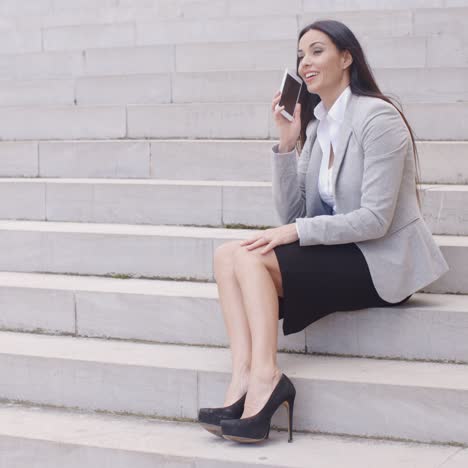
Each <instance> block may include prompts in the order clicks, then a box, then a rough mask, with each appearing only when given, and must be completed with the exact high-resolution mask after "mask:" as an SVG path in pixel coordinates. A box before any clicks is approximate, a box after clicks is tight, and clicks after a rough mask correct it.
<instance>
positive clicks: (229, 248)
mask: <svg viewBox="0 0 468 468" xmlns="http://www.w3.org/2000/svg"><path fill="white" fill-rule="evenodd" d="M239 242H240V241H237V240H236V241H229V242H225V243H224V244H221V245H220V246H218V247H216V249H215V251H214V256H213V267H214V268H213V270H214V271H213V273H214V276H215V279H216V276H217V275H218V276H219V275H220V274H223V273H226V272H230V273H233V272H234V254H235V252H236V250H238V249H240V248H241V247H242V246H241V245H240V244H239Z"/></svg>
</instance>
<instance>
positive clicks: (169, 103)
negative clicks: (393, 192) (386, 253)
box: [0, 0, 468, 468]
mask: <svg viewBox="0 0 468 468" xmlns="http://www.w3.org/2000/svg"><path fill="white" fill-rule="evenodd" d="M318 18H333V19H337V20H341V21H343V22H345V24H347V25H348V26H349V27H350V28H351V29H352V30H353V32H354V33H355V34H356V36H357V37H358V39H359V40H360V41H361V42H362V44H363V46H364V48H365V52H366V54H367V56H368V59H369V63H370V65H371V66H372V67H373V70H374V71H375V75H376V78H377V81H378V83H379V85H380V86H381V88H382V90H383V91H384V93H387V94H389V95H390V96H391V97H396V98H397V99H399V100H400V102H401V103H402V105H403V110H404V112H405V115H406V116H407V117H408V119H409V121H410V123H411V125H412V126H413V128H414V130H415V133H416V137H417V139H418V142H417V145H418V149H419V152H420V166H421V167H420V168H421V175H422V185H421V198H422V201H423V215H424V217H425V219H426V221H427V223H428V225H429V226H430V228H431V231H432V233H433V235H434V238H435V240H436V242H437V243H438V245H439V246H440V247H441V249H442V251H443V254H444V256H445V258H446V260H447V262H448V263H449V265H450V271H449V272H448V273H447V274H446V275H444V276H443V277H442V278H440V279H439V280H438V281H436V282H434V283H432V284H431V285H429V286H428V287H427V288H425V289H424V290H421V291H419V292H418V293H416V294H415V295H414V296H413V297H412V298H411V299H410V301H409V302H408V303H406V304H404V305H402V306H399V307H396V308H392V309H391V310H390V309H380V308H374V309H365V310H360V311H354V312H348V313H346V314H340V313H336V314H332V315H329V316H327V317H325V318H323V319H321V320H320V321H319V322H316V323H314V324H312V325H311V326H309V327H308V328H307V329H305V330H304V331H302V332H300V333H296V334H293V335H289V336H287V337H285V336H283V333H282V328H281V326H282V322H279V324H278V348H279V353H278V363H279V365H280V367H281V368H282V369H283V370H284V371H285V373H286V374H287V375H288V376H290V377H291V380H292V381H293V382H294V384H295V386H296V388H297V398H296V405H295V415H294V423H295V427H294V429H295V434H294V442H293V443H292V444H288V443H287V432H285V431H286V427H287V414H286V411H285V409H284V407H281V408H280V409H279V410H278V412H277V413H276V414H275V415H274V417H273V421H272V422H273V425H274V429H276V430H272V431H271V432H270V439H269V440H268V441H267V442H266V443H262V444H256V445H255V446H249V448H248V449H247V447H246V446H244V445H243V446H241V445H239V444H236V443H235V442H231V441H227V440H224V439H219V438H217V437H214V436H213V435H211V434H209V433H208V432H206V431H205V430H204V429H202V428H201V427H200V426H199V425H198V424H196V423H195V421H196V418H197V414H198V409H199V408H200V407H203V406H220V405H222V403H223V397H224V392H225V389H226V386H227V384H228V382H229V378H230V369H231V367H230V366H231V364H230V352H229V349H228V346H229V343H228V339H227V335H226V332H225V329H224V324H223V318H222V313H221V310H220V305H219V302H218V294H217V287H216V283H215V282H214V278H213V253H214V250H215V249H216V247H217V246H218V245H220V244H222V243H224V242H226V241H227V240H232V239H239V240H240V239H245V238H248V237H250V235H251V234H252V232H253V231H252V229H260V228H263V227H266V226H278V225H280V222H279V220H278V217H277V214H276V212H275V210H274V206H273V202H272V197H271V168H270V150H271V146H272V145H273V144H274V142H276V141H277V138H278V134H277V133H276V128H275V126H274V124H273V122H272V116H271V111H270V102H271V99H272V96H273V95H274V93H275V91H276V90H277V89H278V87H279V85H280V82H281V77H282V74H283V70H284V68H285V67H289V68H293V69H294V68H295V48H296V39H297V33H298V31H299V30H300V29H301V28H302V26H304V25H305V24H308V23H310V22H313V21H314V20H316V19H318ZM467 20H468V2H466V1H460V0H458V1H457V0H430V1H427V0H426V1H424V2H423V1H420V0H406V1H405V2H376V1H373V0H351V1H347V2H340V1H338V0H334V1H327V2H325V1H322V0H314V1H313V0H289V1H288V2H284V1H281V0H268V1H262V0H249V1H244V0H236V1H234V0H197V1H195V0H101V1H99V2H96V1H94V0H34V1H33V0H0V80H1V81H0V83H1V85H2V86H0V121H1V125H0V140H1V141H0V177H1V178H0V198H1V199H2V200H3V203H1V204H0V246H1V253H2V254H1V255H0V375H2V378H0V468H23V467H26V466H28V467H30V466H32V467H34V468H55V467H63V466H67V467H70V468H75V467H76V468H78V467H83V466H86V467H102V466H112V467H122V468H127V467H129V466H132V467H135V468H146V467H149V466H152V467H153V466H174V467H175V466H177V467H197V468H201V467H203V468H205V467H206V468H208V467H209V468H214V467H219V466H226V467H252V468H253V467H257V466H266V467H270V468H277V467H278V468H279V467H308V468H309V467H312V466H320V467H324V468H337V467H342V466H346V467H347V468H348V467H349V468H357V467H359V468H361V467H362V466H363V460H365V462H364V463H365V466H369V467H373V466H377V465H379V466H382V467H385V468H387V467H388V468H390V467H391V468H409V467H412V468H436V467H442V466H443V468H462V467H466V466H468V450H467V447H468V340H467V335H468V266H467V265H468V211H467V210H468V209H467V206H468V204H467V202H468V158H467V154H468V141H467V140H468V130H467V128H468V126H467V122H468V85H467V83H468V52H467V50H468V47H467V46H468V35H467V34H466V28H465V24H466V22H467ZM312 457H313V458H312Z"/></svg>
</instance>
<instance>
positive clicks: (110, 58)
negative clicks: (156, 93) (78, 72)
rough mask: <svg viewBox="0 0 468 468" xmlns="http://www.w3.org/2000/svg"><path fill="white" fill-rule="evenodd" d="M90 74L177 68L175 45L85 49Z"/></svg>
mask: <svg viewBox="0 0 468 468" xmlns="http://www.w3.org/2000/svg"><path fill="white" fill-rule="evenodd" d="M85 70H86V74H88V75H135V74H143V73H166V72H170V71H174V70H175V52H174V46H171V45H164V46H154V47H137V48H134V47H125V48H111V49H106V50H103V49H102V50H99V49H89V50H86V51H85Z"/></svg>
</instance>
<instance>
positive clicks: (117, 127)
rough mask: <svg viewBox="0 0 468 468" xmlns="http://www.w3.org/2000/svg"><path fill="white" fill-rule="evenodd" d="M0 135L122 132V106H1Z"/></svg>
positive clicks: (108, 135) (107, 134) (119, 134)
mask: <svg viewBox="0 0 468 468" xmlns="http://www.w3.org/2000/svg"><path fill="white" fill-rule="evenodd" d="M0 120H1V121H2V122H3V125H2V127H1V129H0V138H3V139H12V140H15V139H21V140H31V139H51V138H56V139H69V138H121V137H124V136H125V108H121V107H3V108H0Z"/></svg>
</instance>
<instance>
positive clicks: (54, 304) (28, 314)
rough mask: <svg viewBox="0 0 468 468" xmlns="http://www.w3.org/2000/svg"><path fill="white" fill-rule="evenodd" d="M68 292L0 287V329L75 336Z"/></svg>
mask: <svg viewBox="0 0 468 468" xmlns="http://www.w3.org/2000/svg"><path fill="white" fill-rule="evenodd" d="M73 296H74V295H73V293H72V292H69V291H58V290H54V291H50V290H47V289H34V288H30V287H28V285H27V284H24V285H23V287H8V286H3V285H2V286H0V307H1V310H2V313H1V314H0V327H1V328H2V329H10V330H21V331H30V332H44V331H45V332H47V333H57V332H61V333H75V300H74V297H73Z"/></svg>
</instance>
